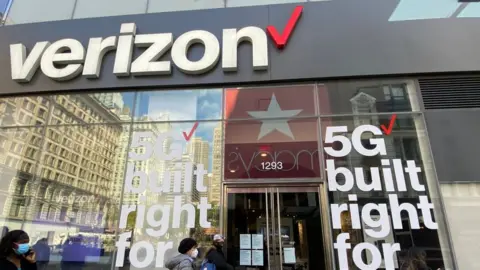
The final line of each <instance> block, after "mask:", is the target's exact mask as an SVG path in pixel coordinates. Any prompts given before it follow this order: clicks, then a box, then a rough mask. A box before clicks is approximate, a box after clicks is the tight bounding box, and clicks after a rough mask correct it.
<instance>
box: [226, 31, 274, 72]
mask: <svg viewBox="0 0 480 270" xmlns="http://www.w3.org/2000/svg"><path fill="white" fill-rule="evenodd" d="M244 41H248V42H250V43H251V44H252V63H253V69H254V70H265V69H267V68H268V43H267V35H266V34H265V31H263V29H261V28H258V27H253V26H249V27H244V28H242V29H240V30H238V31H237V29H235V28H233V29H224V30H223V47H222V67H223V70H225V71H237V68H238V61H237V52H238V45H239V44H240V43H242V42H244Z"/></svg>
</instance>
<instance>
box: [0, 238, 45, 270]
mask: <svg viewBox="0 0 480 270" xmlns="http://www.w3.org/2000/svg"><path fill="white" fill-rule="evenodd" d="M29 243H30V237H29V236H28V234H27V233H26V232H24V231H22V230H13V231H10V232H8V233H6V234H5V236H3V238H2V240H0V269H1V270H37V264H36V261H35V251H33V250H32V249H31V247H30V244H29Z"/></svg>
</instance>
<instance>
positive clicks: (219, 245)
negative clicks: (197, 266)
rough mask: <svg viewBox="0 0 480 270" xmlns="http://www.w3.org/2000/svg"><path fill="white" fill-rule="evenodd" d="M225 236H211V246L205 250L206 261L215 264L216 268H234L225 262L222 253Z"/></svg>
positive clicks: (220, 269) (217, 269) (231, 269)
mask: <svg viewBox="0 0 480 270" xmlns="http://www.w3.org/2000/svg"><path fill="white" fill-rule="evenodd" d="M224 242H225V238H224V237H223V235H221V234H216V235H214V236H213V247H212V248H210V249H209V250H208V251H207V254H206V256H205V260H206V262H209V263H212V264H214V265H215V268H216V270H234V268H233V266H231V265H230V264H228V263H227V260H226V259H225V254H224V253H223V243H224Z"/></svg>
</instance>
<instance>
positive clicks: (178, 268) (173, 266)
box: [165, 238, 198, 270]
mask: <svg viewBox="0 0 480 270" xmlns="http://www.w3.org/2000/svg"><path fill="white" fill-rule="evenodd" d="M197 247H198V244H197V241H195V240H194V239H192V238H185V239H183V240H182V241H181V242H180V244H179V245H178V252H179V253H180V254H179V255H177V256H175V257H173V258H170V259H169V260H168V261H167V262H165V267H166V268H168V269H170V270H194V269H195V263H194V262H195V259H196V258H197V256H198V249H197Z"/></svg>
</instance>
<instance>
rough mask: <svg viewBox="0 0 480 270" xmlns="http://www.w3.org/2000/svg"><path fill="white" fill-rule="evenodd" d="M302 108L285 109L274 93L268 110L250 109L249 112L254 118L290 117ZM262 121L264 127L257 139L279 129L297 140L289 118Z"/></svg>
mask: <svg viewBox="0 0 480 270" xmlns="http://www.w3.org/2000/svg"><path fill="white" fill-rule="evenodd" d="M301 111H302V110H284V111H282V109H281V108H280V105H279V104H278V102H277V98H276V97H275V94H272V99H271V100H270V104H269V105H268V109H267V110H266V111H249V112H247V113H248V114H249V115H250V116H251V117H254V118H280V117H281V118H288V117H293V116H295V115H297V114H299V113H300V112H301ZM260 121H262V127H261V128H260V133H259V134H258V138H257V140H260V139H261V138H263V137H264V136H265V135H267V134H269V133H270V132H272V131H274V130H278V131H280V132H281V133H283V134H285V135H287V136H288V137H290V138H292V139H293V140H295V138H294V137H293V133H292V130H290V126H289V125H288V119H278V120H260Z"/></svg>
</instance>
